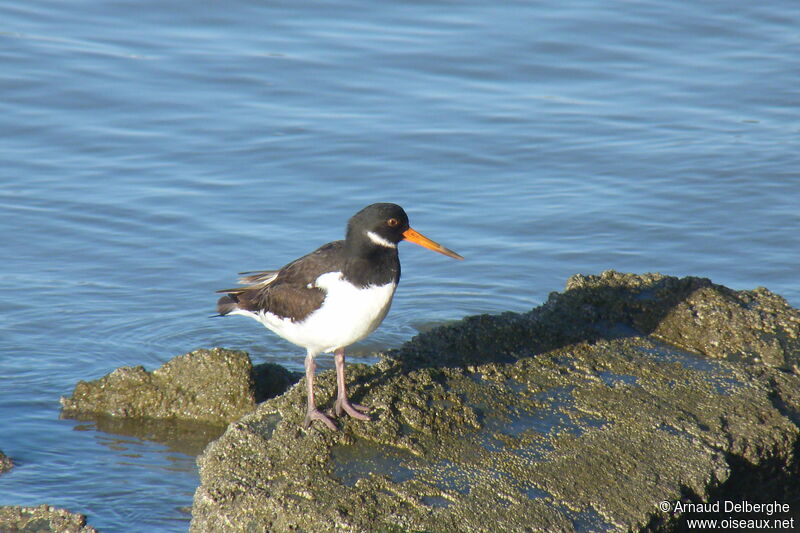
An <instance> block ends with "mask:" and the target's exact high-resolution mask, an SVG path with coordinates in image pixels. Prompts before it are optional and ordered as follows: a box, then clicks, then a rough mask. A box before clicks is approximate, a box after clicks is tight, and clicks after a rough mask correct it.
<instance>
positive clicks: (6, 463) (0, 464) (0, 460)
mask: <svg viewBox="0 0 800 533" xmlns="http://www.w3.org/2000/svg"><path fill="white" fill-rule="evenodd" d="M13 467H14V461H12V460H11V458H10V457H9V456H7V455H6V454H4V453H3V450H0V474H2V473H3V472H5V471H6V470H11V469H12V468H13Z"/></svg>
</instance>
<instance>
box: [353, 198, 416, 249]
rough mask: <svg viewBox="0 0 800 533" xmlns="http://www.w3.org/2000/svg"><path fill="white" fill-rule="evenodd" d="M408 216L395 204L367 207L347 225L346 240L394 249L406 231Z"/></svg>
mask: <svg viewBox="0 0 800 533" xmlns="http://www.w3.org/2000/svg"><path fill="white" fill-rule="evenodd" d="M408 227H409V226H408V215H406V212H405V211H403V208H402V207H400V206H399V205H397V204H387V203H380V204H372V205H368V206H367V207H365V208H364V209H362V210H361V211H359V212H358V213H356V214H355V215H353V216H352V217H351V218H350V221H349V222H348V223H347V240H348V241H352V240H356V241H368V242H370V243H372V244H375V245H378V246H384V247H387V248H394V247H396V246H397V243H398V242H400V241H402V240H403V233H404V232H405V231H406V230H408Z"/></svg>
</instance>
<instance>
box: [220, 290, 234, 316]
mask: <svg viewBox="0 0 800 533" xmlns="http://www.w3.org/2000/svg"><path fill="white" fill-rule="evenodd" d="M237 309H239V301H238V299H237V298H236V295H235V294H226V295H225V296H223V297H222V298H220V299H219V300H217V312H218V313H219V314H220V316H225V315H227V314H229V313H232V312H233V311H236V310H237Z"/></svg>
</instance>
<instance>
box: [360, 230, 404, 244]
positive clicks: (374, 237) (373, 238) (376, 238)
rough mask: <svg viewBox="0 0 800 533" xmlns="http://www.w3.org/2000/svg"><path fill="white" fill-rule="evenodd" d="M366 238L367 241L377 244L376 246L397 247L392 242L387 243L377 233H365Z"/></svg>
mask: <svg viewBox="0 0 800 533" xmlns="http://www.w3.org/2000/svg"><path fill="white" fill-rule="evenodd" d="M367 237H369V240H371V241H372V242H374V243H375V244H377V245H378V246H385V247H386V248H397V245H396V244H395V243H393V242H389V241H387V240H386V239H384V238H383V237H381V236H380V235H378V234H377V233H373V232H371V231H368V232H367Z"/></svg>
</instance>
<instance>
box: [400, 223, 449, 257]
mask: <svg viewBox="0 0 800 533" xmlns="http://www.w3.org/2000/svg"><path fill="white" fill-rule="evenodd" d="M403 239H405V240H407V241H410V242H413V243H414V244H419V245H420V246H422V247H424V248H427V249H428V250H433V251H434V252H439V253H440V254H444V255H446V256H447V257H452V258H453V259H464V258H463V257H461V256H460V255H458V254H457V253H455V252H454V251H453V250H450V249H448V248H445V247H444V246H442V245H441V244H439V243H438V242H436V241H432V240H430V239H429V238H427V237H426V236H425V235H423V234H422V233H419V232H418V231H417V230H414V229H411V228H408V229H407V230H405V231H404V232H403Z"/></svg>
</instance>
